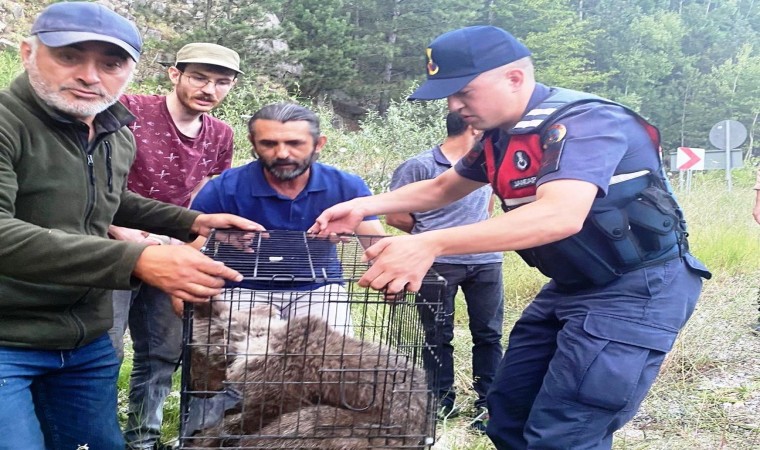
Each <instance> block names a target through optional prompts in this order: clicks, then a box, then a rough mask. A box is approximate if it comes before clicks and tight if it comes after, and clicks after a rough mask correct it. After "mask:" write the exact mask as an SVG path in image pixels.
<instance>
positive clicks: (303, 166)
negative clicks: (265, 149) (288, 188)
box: [261, 149, 319, 181]
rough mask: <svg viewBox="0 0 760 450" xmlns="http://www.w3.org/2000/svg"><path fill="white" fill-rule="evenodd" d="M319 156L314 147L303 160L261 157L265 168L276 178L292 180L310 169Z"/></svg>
mask: <svg viewBox="0 0 760 450" xmlns="http://www.w3.org/2000/svg"><path fill="white" fill-rule="evenodd" d="M317 158H319V153H317V149H314V150H312V152H311V154H310V155H309V156H308V157H306V158H305V159H303V160H301V161H299V160H297V159H290V158H287V159H275V160H266V159H264V158H261V164H262V165H263V166H264V169H266V171H267V172H269V173H270V174H272V176H274V177H275V178H276V179H278V180H280V181H290V180H294V179H296V178H298V177H299V176H301V175H303V174H304V173H305V172H306V171H307V170H309V167H311V165H312V164H313V163H314V161H316V160H317Z"/></svg>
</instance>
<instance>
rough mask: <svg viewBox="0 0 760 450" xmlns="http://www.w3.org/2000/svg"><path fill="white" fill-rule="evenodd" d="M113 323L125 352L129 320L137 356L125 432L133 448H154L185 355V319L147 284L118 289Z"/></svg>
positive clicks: (117, 344) (112, 333)
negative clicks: (124, 340) (183, 327)
mask: <svg viewBox="0 0 760 450" xmlns="http://www.w3.org/2000/svg"><path fill="white" fill-rule="evenodd" d="M113 303H114V326H113V328H112V329H111V330H109V332H108V334H109V335H110V336H111V340H112V341H113V342H114V347H116V349H117V352H118V354H119V355H120V356H123V347H124V343H123V337H124V331H125V330H126V328H127V324H128V325H129V334H130V336H131V338H132V348H133V349H134V356H133V359H132V376H131V378H130V380H129V410H128V412H127V426H126V429H125V430H124V438H125V440H126V441H127V445H128V446H129V447H130V448H133V449H150V448H153V445H154V444H155V443H157V442H158V441H159V438H160V435H161V422H162V421H163V417H164V414H163V411H164V401H165V400H166V396H167V395H169V392H171V388H172V374H173V373H174V371H175V370H176V369H177V364H178V362H179V359H180V356H181V355H182V319H180V318H179V317H177V316H176V315H175V314H174V311H173V310H172V307H171V301H170V300H169V296H168V295H167V294H166V293H164V292H162V291H160V290H159V289H156V288H154V287H152V286H149V285H147V284H143V285H141V286H140V288H139V289H137V290H134V291H114V294H113Z"/></svg>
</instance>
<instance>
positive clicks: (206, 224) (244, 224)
mask: <svg viewBox="0 0 760 450" xmlns="http://www.w3.org/2000/svg"><path fill="white" fill-rule="evenodd" d="M215 228H216V229H225V228H237V229H239V230H244V231H264V227H263V226H261V225H259V224H258V223H256V222H253V221H251V220H248V219H244V218H242V217H240V216H236V215H234V214H201V215H199V216H198V217H196V218H195V222H193V226H192V227H191V230H192V231H193V232H194V233H198V234H199V235H201V236H206V237H208V235H209V233H210V232H211V230H212V229H215Z"/></svg>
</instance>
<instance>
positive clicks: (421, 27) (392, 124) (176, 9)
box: [0, 0, 760, 450]
mask: <svg viewBox="0 0 760 450" xmlns="http://www.w3.org/2000/svg"><path fill="white" fill-rule="evenodd" d="M106 3H108V4H109V5H110V6H112V7H113V8H114V9H116V10H117V11H119V12H120V13H122V14H125V15H127V16H129V17H131V18H133V19H134V20H135V22H136V23H137V25H138V27H139V28H140V29H141V31H142V32H143V35H144V36H145V38H146V52H145V54H144V56H143V58H142V60H141V61H140V64H139V65H138V73H137V76H136V78H135V83H134V84H133V85H132V86H131V87H130V91H131V92H136V93H166V92H168V91H169V89H170V85H169V84H168V83H167V80H166V78H165V76H164V75H163V74H164V72H165V69H164V67H163V66H162V65H161V64H160V63H161V62H171V61H172V60H173V55H174V53H175V52H176V51H177V49H179V48H180V47H181V46H182V45H184V44H185V43H188V42H193V41H210V42H217V43H220V44H222V45H226V46H228V47H232V48H234V49H236V50H237V51H238V52H239V53H240V54H241V56H242V58H243V70H244V71H245V72H246V74H245V75H244V76H243V77H242V78H241V80H240V82H239V83H238V85H237V86H236V87H235V88H234V89H233V90H232V91H231V93H230V94H229V96H228V97H227V99H226V100H225V102H224V103H223V104H222V105H221V106H220V107H219V108H217V109H216V110H215V111H214V114H215V115H217V116H218V117H220V118H222V119H223V120H225V121H227V122H228V123H230V124H231V125H232V126H233V128H234V129H235V133H236V138H235V139H236V154H235V162H234V164H235V165H239V164H242V163H244V162H246V161H248V160H249V159H250V145H249V144H248V142H247V140H246V129H245V122H246V120H247V117H248V116H249V115H250V114H251V113H253V112H254V111H256V110H257V109H258V108H260V107H261V106H263V105H264V104H267V103H271V102H274V101H281V100H291V101H297V102H301V103H303V104H306V105H308V106H311V107H313V108H315V109H316V110H317V111H318V112H319V114H320V117H321V118H322V120H323V131H324V132H325V133H326V134H327V135H328V138H329V142H328V146H327V148H326V150H325V151H324V152H323V154H322V160H323V161H324V162H327V163H330V164H333V165H336V166H338V167H340V168H342V169H344V170H348V171H350V172H353V173H357V174H359V175H360V176H362V177H363V178H364V179H365V180H367V182H368V184H369V185H370V187H371V189H372V190H373V191H374V192H382V191H383V190H385V189H386V188H387V185H388V182H389V178H390V174H391V173H392V171H393V169H394V168H395V167H396V166H397V165H398V164H399V163H400V162H401V161H403V160H404V159H406V158H408V157H409V156H411V155H413V154H415V153H417V152H420V151H422V150H424V149H427V148H429V147H430V146H432V145H434V144H435V143H439V142H441V140H442V139H443V137H444V126H443V117H444V114H445V102H442V101H435V102H425V103H410V102H407V101H405V97H406V95H408V93H409V92H411V89H413V88H414V86H416V85H417V84H418V83H419V82H420V81H422V79H423V77H424V64H425V58H424V49H425V47H426V46H427V44H428V43H429V42H430V40H432V39H433V38H434V37H435V36H437V35H439V34H440V33H443V32H445V31H448V30H450V29H454V28H457V27H460V26H465V25H472V24H493V25H497V26H500V27H503V28H505V29H507V30H509V31H510V32H512V33H513V34H514V35H515V36H517V37H518V38H520V39H521V40H523V41H524V42H525V43H526V44H527V45H528V46H529V47H530V48H531V49H532V50H533V52H534V60H535V63H536V67H537V78H538V79H539V81H542V82H544V83H546V84H549V85H558V86H563V87H568V88H573V89H580V90H586V91H590V92H593V93H595V94H598V95H602V96H607V97H609V98H611V99H613V100H616V101H619V102H621V103H624V104H627V105H629V106H631V107H632V108H634V109H636V110H638V111H640V112H641V113H642V114H643V115H644V116H645V117H647V118H649V119H650V120H651V121H652V122H653V123H655V124H656V125H657V126H658V127H659V128H660V130H661V131H662V134H663V149H664V151H665V152H666V153H669V152H672V151H674V150H675V148H677V147H678V146H689V147H701V148H706V149H710V148H711V145H710V143H709V141H708V135H709V131H710V129H711V127H712V126H713V125H714V124H715V123H717V122H719V121H722V120H724V119H732V120H737V121H739V122H741V123H742V124H744V125H745V127H746V128H747V129H748V130H749V136H748V139H747V140H746V142H745V143H744V144H743V145H742V146H741V150H742V152H743V155H744V164H745V167H744V168H742V169H737V170H734V171H733V172H732V175H733V183H734V184H733V191H731V192H729V191H728V190H727V188H726V183H725V182H724V177H725V172H724V171H721V170H715V171H707V172H698V173H695V174H694V177H693V183H692V185H691V188H690V189H685V188H682V187H681V186H680V184H679V183H678V180H679V178H680V177H679V174H678V173H677V172H674V171H671V173H670V174H671V176H672V178H673V181H674V182H675V183H674V184H675V186H676V188H677V189H678V192H677V194H678V196H679V199H680V200H681V202H682V203H683V205H684V209H685V211H686V215H687V218H688V219H689V223H690V233H691V236H690V241H691V244H692V248H693V249H694V253H695V254H696V255H697V256H698V257H699V258H701V259H702V260H704V261H705V262H706V263H707V264H708V266H709V267H710V268H711V270H712V271H713V273H714V274H715V276H714V278H713V279H712V280H711V281H709V282H707V283H706V285H705V291H704V293H703V295H702V298H701V300H700V304H699V306H698V308H697V311H696V312H695V314H694V317H693V318H692V320H691V321H690V322H689V324H688V325H687V327H686V328H685V329H684V331H683V332H682V334H681V336H680V338H679V340H678V342H677V344H676V347H675V349H674V351H673V352H672V353H671V354H670V355H669V357H668V360H667V361H666V364H665V366H664V368H663V371H662V375H661V377H660V378H659V380H658V382H657V383H656V385H655V387H654V389H653V390H652V392H651V393H650V395H649V397H648V398H647V400H646V401H645V403H644V405H643V406H642V409H641V411H639V413H638V414H637V416H636V418H635V419H634V420H633V421H632V422H631V423H630V424H628V425H627V426H626V427H625V428H624V429H623V430H621V431H619V432H618V433H617V434H616V441H615V448H616V449H649V450H653V449H663V450H665V449H667V450H678V449H684V450H687V449H688V450H692V449H755V448H760V365H758V364H757V355H758V354H760V335H759V334H757V333H754V334H753V332H752V330H751V327H750V325H751V324H752V323H754V322H755V320H756V319H757V316H758V312H757V306H758V305H757V303H758V301H760V292H758V286H760V271H759V270H758V269H760V227H759V226H758V224H757V223H755V222H754V220H753V219H752V217H751V210H752V205H753V203H754V191H752V190H751V187H752V185H753V183H754V174H755V168H756V166H757V161H758V160H757V159H756V158H753V157H752V155H753V153H754V154H755V155H757V154H760V144H759V143H758V132H759V129H760V124H759V123H758V116H759V115H760V0H513V1H507V0H469V1H465V0H350V1H349V0H291V1H287V0H285V1H274V0H263V1H243V0H228V1H220V0H205V1H198V0H184V1H167V0H155V1H150V0H120V1H116V0H114V1H111V2H106ZM45 4H47V2H41V1H15V2H14V1H7V0H0V87H4V86H7V84H8V83H9V82H10V80H11V79H12V78H13V77H15V75H16V74H18V73H19V71H20V70H21V68H20V64H19V60H18V54H17V51H16V49H17V47H18V42H19V40H20V39H21V38H22V37H24V36H26V35H27V34H28V31H29V28H30V25H31V21H32V20H33V18H34V16H35V15H36V13H37V12H39V10H41V9H42V8H43V7H44V6H45ZM504 277H505V312H506V318H505V322H504V331H505V336H507V335H508V332H509V330H510V328H511V326H512V323H514V320H515V319H516V318H517V317H518V316H519V314H520V312H521V311H522V309H523V308H524V306H525V304H526V303H527V302H528V301H529V300H530V298H531V297H532V295H534V294H535V292H536V290H537V289H538V288H539V287H540V286H541V284H542V283H543V282H544V281H545V279H543V277H541V276H540V274H538V273H537V272H536V271H535V270H532V269H530V268H528V267H527V266H525V265H524V264H523V263H522V262H521V261H520V260H519V258H518V257H517V256H516V255H514V254H512V253H507V254H505V265H504ZM456 320H457V324H458V325H457V330H456V332H455V344H454V345H455V348H456V351H457V353H456V355H455V358H456V362H457V367H458V368H459V369H458V370H457V387H458V388H459V389H460V391H461V392H462V396H461V397H462V400H463V402H464V403H465V405H466V404H468V403H470V400H471V399H470V398H468V395H471V393H470V392H469V390H468V388H469V385H470V383H471V378H470V374H469V371H468V370H467V367H469V348H470V345H471V344H470V341H469V336H468V331H467V325H466V323H467V317H466V309H465V308H464V305H463V304H462V303H461V299H460V303H458V307H457V316H456ZM130 369H131V361H130V358H129V357H127V359H126V360H125V364H124V366H123V368H122V376H121V378H120V399H121V401H120V405H121V408H122V410H121V414H122V415H123V414H124V413H125V410H124V408H125V407H126V401H125V397H126V390H127V383H128V376H129V371H130ZM178 398H179V397H178V394H177V392H174V393H172V395H171V397H170V399H169V401H168V403H167V407H166V409H165V413H166V416H165V434H164V436H165V437H166V438H171V437H173V436H176V432H177V426H178V422H177V421H178V417H177V413H178ZM467 413H468V411H465V417H463V418H461V419H456V420H454V421H449V422H444V423H440V424H439V427H438V431H439V432H438V443H437V444H436V449H440V450H448V449H457V450H460V449H461V450H465V449H466V450H481V449H489V448H492V446H491V445H490V443H489V441H488V440H487V439H486V438H484V437H482V436H478V435H476V434H474V433H473V432H472V431H470V430H469V428H468V426H467V420H468V419H467V418H466V416H467Z"/></svg>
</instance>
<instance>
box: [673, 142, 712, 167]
mask: <svg viewBox="0 0 760 450" xmlns="http://www.w3.org/2000/svg"><path fill="white" fill-rule="evenodd" d="M678 152H679V153H680V155H677V156H679V157H678V158H677V159H678V161H679V164H678V170H691V169H694V170H701V169H702V168H703V167H704V161H703V160H704V157H705V151H704V149H701V148H691V147H678ZM695 166H700V167H695Z"/></svg>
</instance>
